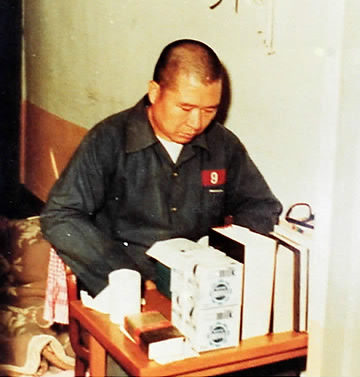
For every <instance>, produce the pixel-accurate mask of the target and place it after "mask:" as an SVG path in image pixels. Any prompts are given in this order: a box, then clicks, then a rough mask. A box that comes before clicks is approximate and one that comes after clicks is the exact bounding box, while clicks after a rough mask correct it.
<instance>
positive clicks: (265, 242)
mask: <svg viewBox="0 0 360 377" xmlns="http://www.w3.org/2000/svg"><path fill="white" fill-rule="evenodd" d="M213 230H214V231H215V232H218V233H219V234H222V235H223V236H225V237H227V238H228V239H231V240H233V241H234V242H236V243H239V244H242V245H244V253H243V263H244V283H243V304H242V313H241V339H247V338H251V337H254V336H260V335H265V334H267V333H268V332H269V325H270V315H271V304H272V290H273V279H274V262H275V250H276V241H275V240H274V239H272V238H270V237H266V236H263V235H261V234H258V233H255V232H252V231H250V230H249V229H247V228H244V227H241V226H238V225H234V224H233V225H230V226H226V227H219V228H213ZM211 239H212V237H211V236H210V242H211ZM216 247H217V248H219V246H218V245H216ZM222 251H224V252H225V253H226V250H222ZM232 257H233V258H234V255H232Z"/></svg>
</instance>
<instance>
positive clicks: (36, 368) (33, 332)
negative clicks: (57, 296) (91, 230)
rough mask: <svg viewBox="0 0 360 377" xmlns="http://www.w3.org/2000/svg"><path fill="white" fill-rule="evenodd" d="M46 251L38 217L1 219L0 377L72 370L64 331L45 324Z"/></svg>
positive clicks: (72, 365)
mask: <svg viewBox="0 0 360 377" xmlns="http://www.w3.org/2000/svg"><path fill="white" fill-rule="evenodd" d="M50 248H51V245H50V244H49V242H47V241H46V240H45V239H44V238H43V236H42V233H41V227H40V221H39V217H38V216H36V217H31V218H27V219H18V220H9V219H6V218H0V284H1V286H0V375H3V374H1V373H2V372H3V373H4V374H5V373H6V375H7V376H17V375H19V374H20V375H21V374H22V375H24V374H26V375H29V376H32V375H34V376H35V375H36V376H40V375H42V374H43V373H45V372H46V370H47V369H48V366H49V365H50V364H51V365H55V366H57V367H58V368H61V369H73V367H74V363H75V359H74V353H73V351H72V349H71V346H70V342H69V335H68V327H67V326H60V325H58V324H55V325H50V324H49V323H48V322H47V321H45V320H44V319H43V308H44V299H45V292H46V282H47V272H48V263H49V255H50Z"/></svg>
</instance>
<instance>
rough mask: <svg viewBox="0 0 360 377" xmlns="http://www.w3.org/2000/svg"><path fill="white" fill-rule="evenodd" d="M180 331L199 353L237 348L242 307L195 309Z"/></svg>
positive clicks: (186, 317) (186, 318)
mask: <svg viewBox="0 0 360 377" xmlns="http://www.w3.org/2000/svg"><path fill="white" fill-rule="evenodd" d="M180 327H181V328H179V327H178V328H179V330H180V331H181V332H182V333H183V334H184V335H185V336H186V337H187V338H188V339H189V341H190V342H191V344H192V346H193V347H194V349H195V350H196V351H197V352H203V351H210V350H214V349H220V348H227V347H236V346H237V345H238V344H239V339H240V305H233V306H226V307H221V308H214V309H197V308H196V307H194V308H193V309H192V310H191V311H190V312H189V313H188V315H187V316H185V318H182V321H181V324H180Z"/></svg>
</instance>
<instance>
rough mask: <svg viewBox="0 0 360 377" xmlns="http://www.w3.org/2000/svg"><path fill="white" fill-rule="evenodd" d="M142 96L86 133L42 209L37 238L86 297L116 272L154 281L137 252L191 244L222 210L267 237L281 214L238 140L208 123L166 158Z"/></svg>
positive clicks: (149, 266)
mask: <svg viewBox="0 0 360 377" xmlns="http://www.w3.org/2000/svg"><path fill="white" fill-rule="evenodd" d="M146 101H147V98H146V97H145V98H144V99H143V100H141V101H140V102H139V103H138V104H137V105H136V106H135V107H133V108H130V109H128V110H125V111H123V112H120V113H118V114H115V115H112V116H110V117H108V118H107V119H105V120H104V121H102V122H101V123H99V124H97V125H96V126H95V127H94V128H92V129H91V130H90V131H89V132H88V133H87V135H86V136H85V138H84V140H83V141H82V143H81V145H80V146H79V148H78V149H77V151H76V152H75V154H74V156H73V157H72V159H71V161H70V163H69V164H68V166H67V167H66V169H65V170H64V172H63V173H62V175H61V176H60V178H59V179H58V181H57V182H56V183H55V185H54V186H53V188H52V190H51V192H50V195H49V199H48V202H47V204H46V206H45V208H44V210H43V212H42V214H41V225H42V230H43V233H44V235H45V237H46V238H47V239H48V240H49V241H50V242H51V243H52V244H53V245H54V247H55V248H56V249H57V251H58V253H59V255H60V256H61V258H62V259H63V260H64V262H65V263H66V264H68V265H69V266H70V267H71V269H72V270H73V272H74V273H75V274H76V275H77V277H78V278H79V279H80V281H81V282H82V283H83V284H84V285H85V287H86V288H87V289H88V291H89V292H90V293H91V294H97V293H98V292H99V291H100V290H101V289H102V288H104V286H105V285H106V284H107V276H108V273H109V272H110V271H112V270H114V269H118V268H132V269H135V270H138V271H140V272H141V273H142V275H143V277H144V279H154V263H153V261H151V260H150V259H149V258H148V257H147V256H146V255H145V251H146V249H148V248H149V247H150V246H151V245H152V244H153V243H154V242H156V241H159V240H165V239H169V238H174V237H184V238H188V239H191V240H198V239H199V238H200V237H202V236H204V235H206V234H208V230H209V228H210V227H212V226H216V225H222V224H223V223H224V218H225V216H228V215H232V216H233V220H234V223H237V224H239V225H242V226H246V227H248V228H250V229H253V230H255V231H258V232H261V233H267V232H269V231H271V230H272V229H273V226H274V224H275V223H276V222H277V220H278V216H279V214H280V213H281V210H282V207H281V204H280V203H279V201H278V200H277V199H276V198H275V197H274V195H273V194H272V192H271V190H270V189H269V187H268V185H267V183H266V182H265V180H264V178H263V176H262V175H261V174H260V172H259V171H258V169H257V168H256V166H255V165H254V163H253V162H252V160H251V159H250V157H249V155H248V153H247V152H246V150H245V148H244V146H243V145H242V144H241V142H240V141H239V140H238V138H237V137H236V136H235V135H234V134H233V133H232V132H231V131H229V130H227V129H225V128H224V127H223V126H222V125H220V124H218V123H217V122H215V121H214V122H213V123H212V124H210V125H209V126H208V128H207V129H206V130H205V132H204V133H203V134H201V135H199V136H197V137H196V138H194V139H193V140H192V141H191V142H190V143H188V144H185V145H184V147H183V149H182V151H181V154H180V156H179V158H178V160H177V162H176V163H173V162H172V160H171V158H170V157H169V155H168V153H167V152H166V150H165V149H164V147H163V146H162V144H161V143H160V142H159V141H158V139H157V138H156V136H155V135H154V132H153V129H152V127H151V125H150V123H149V121H148V118H147V115H146V108H145V106H146V103H147V102H146Z"/></svg>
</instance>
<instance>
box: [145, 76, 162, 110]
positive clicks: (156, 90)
mask: <svg viewBox="0 0 360 377" xmlns="http://www.w3.org/2000/svg"><path fill="white" fill-rule="evenodd" d="M159 95H160V85H159V84H158V83H157V82H156V81H154V80H151V81H150V82H149V88H148V97H149V101H150V103H151V104H152V105H153V104H154V103H155V102H156V100H157V98H158V97H159Z"/></svg>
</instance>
